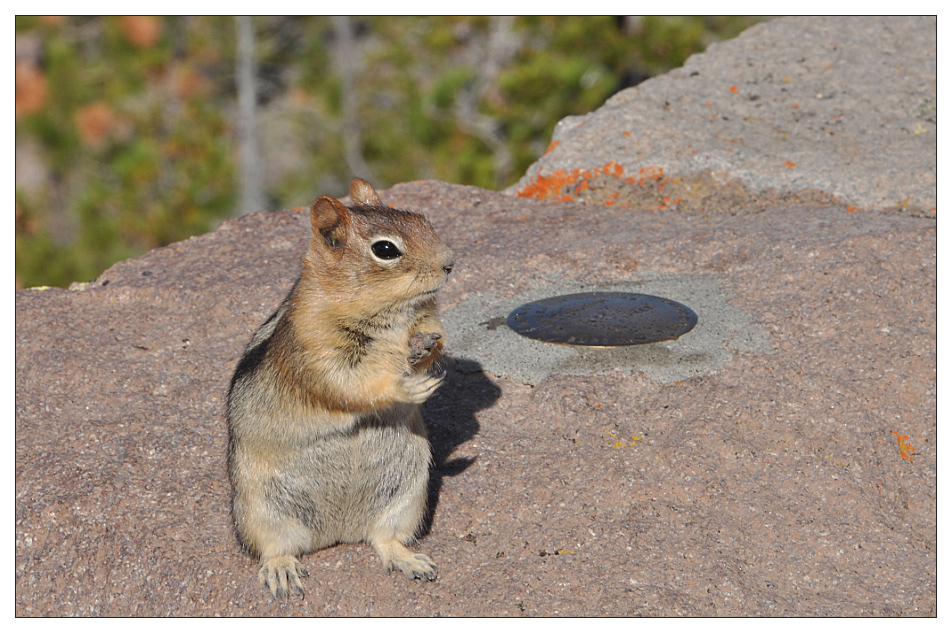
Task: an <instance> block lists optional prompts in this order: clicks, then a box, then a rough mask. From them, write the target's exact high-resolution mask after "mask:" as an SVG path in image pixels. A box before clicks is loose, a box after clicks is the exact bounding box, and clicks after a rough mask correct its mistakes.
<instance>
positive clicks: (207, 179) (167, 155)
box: [16, 16, 753, 286]
mask: <svg viewBox="0 0 952 633" xmlns="http://www.w3.org/2000/svg"><path fill="white" fill-rule="evenodd" d="M752 22H753V20H751V19H748V18H711V17H706V18H699V17H667V18H666V17H644V18H640V19H638V20H634V21H633V20H631V19H626V20H622V19H619V18H615V17H604V16H601V17H599V16H590V17H526V18H518V19H515V20H509V19H506V18H491V17H377V18H352V19H351V20H350V23H351V26H352V28H353V30H352V32H353V34H354V36H353V40H354V48H353V50H351V51H350V55H351V58H350V60H351V64H352V68H353V69H354V70H353V73H352V76H351V77H350V79H351V81H350V82H349V83H350V85H351V86H352V89H353V91H354V93H353V99H354V100H355V101H356V103H357V105H356V109H355V110H354V112H345V111H344V110H345V106H344V103H345V93H344V91H345V89H346V86H345V83H344V82H342V81H341V78H340V77H339V76H338V75H337V71H336V68H337V63H336V61H335V60H336V59H337V58H336V55H338V54H339V52H340V51H339V42H338V39H337V37H336V35H335V31H334V24H333V22H332V21H331V19H330V18H325V17H308V18H281V17H272V18H264V17H261V18H255V21H254V26H255V32H256V38H257V42H256V49H255V58H256V60H257V62H258V66H259V72H258V94H259V99H258V104H259V142H260V144H261V152H262V161H261V162H262V169H263V174H264V181H265V187H266V195H267V196H268V199H269V202H270V204H271V206H272V207H273V208H287V207H293V206H302V205H306V204H309V202H310V201H311V200H312V199H313V198H314V197H315V196H316V195H318V194H325V193H326V194H331V195H338V196H342V195H345V194H346V191H347V184H348V183H349V180H350V178H351V176H352V175H354V174H352V173H351V171H352V169H351V167H350V166H349V165H348V164H347V160H346V158H345V146H346V144H345V139H344V136H343V135H344V133H345V132H344V126H345V118H346V117H347V115H354V117H353V118H354V119H355V120H356V121H357V123H358V127H359V141H360V145H359V149H360V154H361V156H362V159H363V161H364V162H365V163H366V164H367V166H368V169H369V171H370V172H371V173H369V174H360V175H362V176H364V177H368V178H371V179H372V180H373V182H374V184H375V185H376V186H378V187H380V188H384V187H389V186H391V185H392V184H394V183H396V182H402V181H412V180H417V179H421V178H437V179H440V180H445V181H449V182H455V183H461V184H473V185H477V186H481V187H485V188H489V189H499V188H503V187H506V186H509V185H511V184H513V183H514V182H515V181H516V180H517V179H518V178H519V177H520V176H521V175H522V174H523V173H524V172H525V170H526V169H527V168H528V166H529V165H530V164H531V163H532V162H533V161H534V160H536V159H537V158H538V157H539V156H540V155H541V154H542V152H543V151H545V149H546V147H547V146H548V143H549V139H550V137H551V134H552V130H553V128H554V126H555V124H556V123H557V122H558V121H559V120H560V119H561V118H563V117H565V116H567V115H572V114H583V113H585V112H590V111H592V110H594V109H596V108H598V107H599V106H600V105H601V104H602V103H604V101H605V100H606V99H607V98H608V97H609V96H611V95H612V94H613V93H614V92H616V91H618V90H619V89H621V88H623V87H624V86H625V85H628V84H630V83H631V82H632V81H633V78H641V77H646V76H649V75H653V74H657V73H660V72H664V71H666V70H668V69H670V68H673V67H676V66H678V65H680V64H682V63H683V62H684V60H685V59H686V58H687V57H688V56H689V55H691V54H693V53H696V52H699V51H701V50H703V49H704V47H705V46H707V45H708V44H709V43H710V42H712V41H716V40H717V39H723V38H725V37H733V36H734V35H736V34H737V33H739V32H740V31H741V30H743V29H744V28H746V27H747V26H749V25H750V24H752ZM16 35H17V55H18V57H17V60H18V61H17V63H18V66H17V67H18V74H17V82H18V85H17V103H18V111H17V121H16V134H17V163H18V172H17V190H16V214H17V220H16V276H17V284H18V286H21V285H22V286H31V285H63V286H65V285H68V284H69V283H70V282H72V281H83V280H89V279H92V278H94V277H96V276H97V275H99V274H100V273H101V272H102V271H103V270H104V269H105V268H107V267H108V266H110V265H112V264H113V263H114V262H116V261H117V260H119V259H123V258H127V257H131V256H135V255H138V254H141V253H142V252H145V251H146V250H148V249H151V248H155V247H157V246H162V245H165V244H169V243H171V242H174V241H177V240H181V239H184V238H186V237H188V236H189V235H193V234H198V233H202V232H205V231H208V230H211V229H212V228H213V227H214V226H215V224H216V223H217V222H219V221H221V220H222V219H224V218H226V217H228V216H229V215H231V214H232V213H233V212H234V209H235V207H236V204H237V193H236V191H237V188H238V187H237V177H238V176H237V161H238V141H237V138H236V134H235V130H236V122H235V118H234V117H235V113H236V91H235V56H236V54H235V46H236V36H235V21H234V19H233V18H229V17H217V16H212V17H164V18H144V17H138V18H117V17H102V18H100V17H89V18H79V17H75V18H63V19H58V20H57V19H49V18H38V17H17V18H16ZM21 44H23V45H24V50H34V53H33V55H32V57H30V55H26V56H25V58H26V59H27V61H28V62H29V61H30V60H32V62H33V68H34V69H35V73H36V74H39V75H41V76H42V79H41V80H37V79H36V78H35V77H33V78H32V82H33V83H32V84H29V85H27V84H25V86H26V88H24V90H25V91H27V88H29V89H32V90H34V91H35V92H34V94H36V95H41V96H40V97H38V99H39V101H40V102H41V106H40V107H34V108H30V109H27V110H25V111H24V112H22V113H21V111H20V99H21V94H20V91H21V86H20V64H21ZM31 47H32V48H31ZM44 91H45V92H44ZM24 94H26V92H25V93H24ZM21 152H22V153H23V156H24V159H23V160H24V164H27V163H29V164H30V165H40V166H41V168H40V169H38V170H37V169H32V170H27V169H26V168H25V167H24V169H23V176H22V178H21V170H20V167H19V165H20V163H21ZM27 159H29V160H27ZM28 172H29V173H28Z"/></svg>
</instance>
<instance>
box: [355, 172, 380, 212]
mask: <svg viewBox="0 0 952 633" xmlns="http://www.w3.org/2000/svg"><path fill="white" fill-rule="evenodd" d="M350 199H351V200H353V201H354V204H365V205H368V206H373V205H383V201H382V200H381V199H380V196H378V195H377V192H376V190H374V188H373V186H371V184H370V183H369V182H367V181H366V180H361V179H360V178H354V179H353V180H351V181H350Z"/></svg>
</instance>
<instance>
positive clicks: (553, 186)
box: [516, 161, 681, 211]
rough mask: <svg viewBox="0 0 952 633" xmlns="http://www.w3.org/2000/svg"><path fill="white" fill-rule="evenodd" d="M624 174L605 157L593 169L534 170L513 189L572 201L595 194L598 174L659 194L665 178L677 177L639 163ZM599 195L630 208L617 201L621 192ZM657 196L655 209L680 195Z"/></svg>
mask: <svg viewBox="0 0 952 633" xmlns="http://www.w3.org/2000/svg"><path fill="white" fill-rule="evenodd" d="M624 174H625V168H624V167H623V166H622V165H619V164H618V163H616V162H615V161H608V162H607V163H605V164H604V165H602V166H601V167H596V168H594V169H579V168H575V169H572V170H569V171H566V170H564V169H557V170H555V171H553V172H551V173H549V174H545V175H543V174H542V170H539V171H538V172H537V173H536V178H535V180H534V181H532V182H530V183H529V184H527V185H526V186H524V187H523V188H522V189H519V190H518V191H517V192H516V193H517V194H518V195H519V196H521V197H523V198H536V199H538V200H557V201H560V202H574V201H576V200H578V197H579V196H581V195H582V194H583V193H586V192H591V193H589V194H588V195H586V198H589V197H590V196H591V195H592V194H595V193H596V191H597V189H596V186H595V185H594V182H593V181H594V180H595V179H596V178H599V177H609V178H617V179H619V180H623V181H624V182H625V183H627V184H629V185H637V186H638V187H642V188H645V187H650V188H657V191H658V193H659V194H660V193H661V192H663V191H664V186H665V185H666V184H668V183H669V182H678V179H677V178H676V179H674V181H672V180H671V178H669V177H667V176H665V175H664V169H662V168H661V167H642V168H641V169H639V170H638V173H637V175H634V176H629V177H625V176H624ZM603 195H605V196H606V197H605V199H604V201H603V202H604V204H605V205H606V206H613V205H615V204H616V203H617V204H618V206H620V207H623V208H630V206H631V205H630V204H629V203H628V202H627V201H624V200H622V201H620V202H619V197H620V195H621V192H612V191H608V192H605V193H604V194H603ZM659 200H660V202H659V204H658V210H659V211H660V210H664V209H668V208H670V207H671V206H672V205H676V204H678V203H680V202H681V199H680V198H671V197H667V196H665V197H661V196H660V195H659Z"/></svg>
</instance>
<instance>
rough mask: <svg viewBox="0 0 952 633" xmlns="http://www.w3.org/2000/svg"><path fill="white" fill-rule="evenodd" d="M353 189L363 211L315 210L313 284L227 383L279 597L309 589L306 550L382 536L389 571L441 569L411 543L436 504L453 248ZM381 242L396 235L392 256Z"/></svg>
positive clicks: (306, 269) (267, 328)
mask: <svg viewBox="0 0 952 633" xmlns="http://www.w3.org/2000/svg"><path fill="white" fill-rule="evenodd" d="M350 195H351V199H352V201H353V203H354V204H353V206H351V207H350V208H347V207H345V206H344V205H342V204H341V203H340V202H338V201H337V200H335V199H333V198H330V197H328V196H322V197H320V198H318V199H317V200H315V201H314V204H313V205H311V227H312V232H313V235H312V237H311V245H310V248H309V249H308V252H307V254H306V255H305V256H304V259H303V264H304V266H303V271H302V273H301V278H300V279H299V280H298V282H297V283H296V284H295V286H294V288H292V289H291V292H290V293H289V294H288V296H287V298H285V300H284V302H283V303H282V304H281V306H280V307H279V308H278V309H277V311H275V313H274V314H273V315H272V316H271V318H269V319H268V320H267V321H266V322H265V323H264V324H263V325H262V326H261V327H260V328H258V331H257V332H255V334H254V336H253V337H252V339H251V343H249V345H248V347H247V348H246V350H245V353H244V356H243V357H242V359H241V361H240V362H239V364H238V368H237V370H236V371H235V375H234V377H233V378H232V383H231V388H230V390H229V393H228V430H229V452H228V472H229V477H230V479H231V484H232V489H233V497H232V506H233V514H234V521H235V527H236V529H237V532H238V536H239V538H240V539H241V542H242V543H243V544H244V546H245V547H246V548H247V549H248V550H249V551H250V552H252V553H253V554H255V555H256V556H258V557H259V558H260V560H261V568H260V571H259V574H258V577H259V579H260V581H261V582H262V583H263V584H264V585H265V586H266V587H267V588H268V589H269V590H270V591H271V592H272V594H273V595H274V596H275V597H281V596H286V595H287V594H288V593H289V592H290V591H293V592H295V593H297V594H300V595H303V592H304V589H303V584H302V583H301V578H302V577H305V576H306V572H305V570H304V568H303V567H302V565H301V563H300V561H299V560H298V558H297V557H298V556H300V555H301V554H304V553H307V552H311V551H314V550H317V549H321V548H324V547H329V546H331V545H333V544H335V543H339V542H356V541H366V542H368V543H370V544H371V545H372V546H373V547H374V549H375V551H376V552H377V555H378V556H379V557H380V559H381V561H382V562H383V565H384V568H385V569H386V571H387V573H390V571H391V570H393V569H397V570H399V571H402V572H403V573H404V574H405V575H406V576H407V577H409V578H423V579H425V580H433V579H434V578H435V577H436V567H435V565H433V562H432V561H431V560H430V559H429V558H428V557H426V556H424V555H423V554H415V553H413V552H412V551H411V550H409V549H408V548H407V547H406V545H407V544H408V543H410V542H411V541H412V540H413V538H414V535H415V533H416V531H417V529H418V528H419V526H420V523H421V521H422V519H423V513H424V509H425V503H426V496H427V495H426V493H427V481H428V478H429V464H430V446H429V443H428V441H427V438H426V428H425V426H424V424H423V419H422V417H421V416H420V404H421V403H422V402H424V401H425V400H426V399H427V398H428V397H429V396H430V395H431V394H432V393H433V392H434V391H435V390H436V389H437V387H439V385H440V383H441V381H442V376H437V375H433V374H432V373H430V372H429V371H428V369H430V367H431V366H432V365H433V363H434V362H435V361H436V360H437V359H438V358H439V356H440V353H441V351H442V349H443V335H444V333H443V328H442V327H441V325H440V322H439V321H438V320H437V316H436V314H437V312H436V300H435V293H436V291H437V289H438V288H439V287H440V286H442V284H443V283H444V282H445V280H446V278H447V275H449V272H450V270H451V269H452V267H453V253H452V251H451V250H450V249H449V248H447V247H446V246H445V245H444V244H443V243H442V242H441V241H440V239H439V238H438V237H437V236H436V234H435V233H434V232H433V228H432V227H431V226H430V224H429V222H427V220H426V218H424V217H423V216H422V215H418V214H415V213H410V212H407V211H398V210H394V209H390V208H389V207H386V206H384V205H383V203H382V202H381V200H380V197H379V196H378V195H377V192H376V191H374V189H373V187H371V186H370V185H369V184H368V183H366V182H364V181H363V180H360V179H358V178H355V179H354V180H353V182H352V183H351V189H350ZM379 242H389V243H390V244H389V246H388V245H386V244H384V245H381V244H377V248H380V247H381V246H383V249H382V250H380V251H379V254H378V253H377V252H376V251H375V247H374V244H375V243H379ZM391 247H396V249H397V250H394V249H393V248H391ZM397 251H399V253H397ZM395 253H396V254H395ZM381 255H382V256H381Z"/></svg>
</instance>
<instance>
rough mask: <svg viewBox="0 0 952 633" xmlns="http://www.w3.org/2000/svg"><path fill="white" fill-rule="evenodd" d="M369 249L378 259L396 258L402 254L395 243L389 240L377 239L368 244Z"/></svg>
mask: <svg viewBox="0 0 952 633" xmlns="http://www.w3.org/2000/svg"><path fill="white" fill-rule="evenodd" d="M370 250H372V251H373V252H374V255H376V256H377V257H379V258H380V259H396V258H398V257H400V256H401V255H403V253H402V252H400V249H399V248H397V245H396V244H394V243H393V242H391V241H389V240H379V241H377V242H374V243H373V244H371V245H370Z"/></svg>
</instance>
